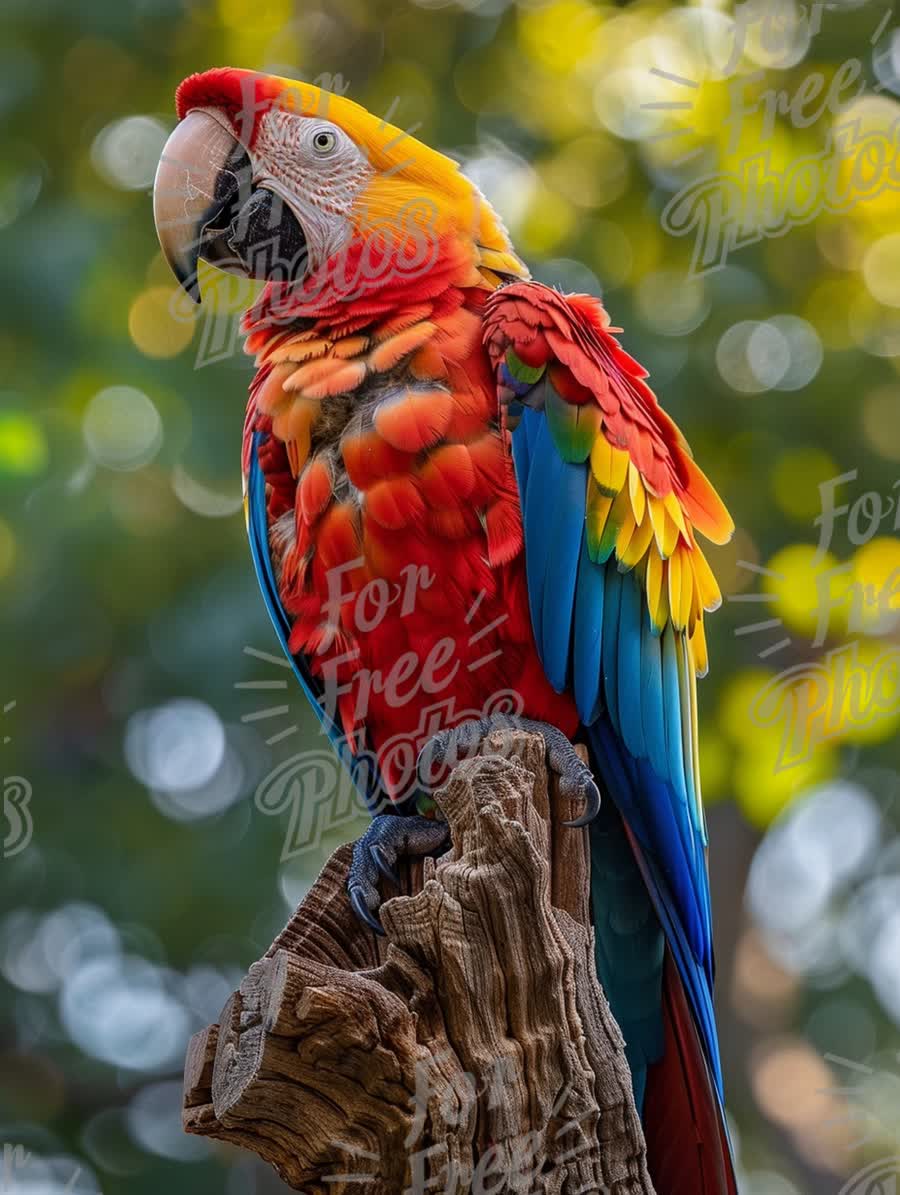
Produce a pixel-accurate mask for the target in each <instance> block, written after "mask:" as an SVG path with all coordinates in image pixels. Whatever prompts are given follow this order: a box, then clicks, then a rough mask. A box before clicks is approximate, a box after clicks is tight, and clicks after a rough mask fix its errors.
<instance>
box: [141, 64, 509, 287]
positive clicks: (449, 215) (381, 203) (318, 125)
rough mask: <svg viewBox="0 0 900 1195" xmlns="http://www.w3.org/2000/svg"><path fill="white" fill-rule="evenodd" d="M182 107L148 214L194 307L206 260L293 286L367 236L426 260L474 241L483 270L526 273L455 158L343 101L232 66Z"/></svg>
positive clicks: (180, 101)
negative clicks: (451, 244) (200, 266)
mask: <svg viewBox="0 0 900 1195" xmlns="http://www.w3.org/2000/svg"><path fill="white" fill-rule="evenodd" d="M176 110H177V114H178V118H179V123H178V124H177V125H176V127H175V129H174V131H173V132H172V134H171V136H170V137H169V140H168V141H167V143H166V146H165V148H164V150H163V153H162V157H161V160H160V163H159V167H158V169H157V173H156V181H155V183H154V191H153V206H154V218H155V221H156V228H157V233H158V236H159V240H160V245H161V247H162V250H163V253H164V254H165V257H166V259H167V261H168V262H169V265H170V266H171V268H172V270H173V272H174V273H175V275H176V277H177V279H178V281H179V282H180V283H181V285H182V286H183V287H184V288H185V290H186V291H187V292H188V294H190V295H191V297H192V298H193V299H195V300H196V301H197V302H199V301H200V290H199V285H198V281H197V263H198V259H199V258H203V259H204V260H206V261H209V262H211V263H213V264H214V265H217V266H219V267H221V268H223V269H226V270H229V271H231V272H234V273H238V274H242V275H244V276H248V277H253V278H262V279H267V280H269V281H278V282H289V283H290V282H296V281H298V280H301V279H303V278H306V277H308V276H309V275H310V274H311V273H313V272H316V271H322V270H327V269H328V268H329V266H330V264H331V265H332V266H333V263H335V262H336V261H338V260H339V259H340V256H341V254H342V253H346V251H347V250H348V248H349V247H350V246H356V247H357V248H359V247H360V246H361V245H364V244H365V243H367V242H371V243H375V242H377V244H378V245H379V247H380V250H381V252H382V254H384V253H385V252H388V253H394V254H400V255H401V256H402V257H404V258H405V259H406V260H410V261H424V260H426V259H427V257H428V254H429V253H434V251H435V249H436V246H437V245H438V243H439V242H440V239H441V238H442V237H444V236H455V237H458V238H459V237H461V238H469V239H470V240H471V243H472V245H473V246H474V247H475V250H476V254H477V258H478V264H479V265H482V266H484V267H485V268H487V269H490V270H494V271H496V272H497V273H501V274H512V275H515V276H519V277H521V276H524V275H525V273H526V271H525V268H524V266H522V264H521V262H520V261H519V259H518V258H517V257H516V256H515V254H514V253H513V251H512V248H511V246H510V242H509V238H508V236H507V234H506V230H505V229H504V228H503V225H502V223H501V221H500V220H499V218H498V217H497V215H496V214H495V212H494V211H493V210H492V208H491V207H490V205H489V204H488V203H487V202H486V200H485V199H484V198H483V196H482V195H481V194H480V192H479V191H478V189H477V188H476V187H475V185H474V183H472V182H471V181H470V180H469V179H467V178H466V177H465V175H463V174H462V173H461V172H460V170H459V168H458V166H457V164H456V163H455V162H454V161H452V160H451V159H450V158H448V157H446V156H445V155H444V154H441V153H438V152H437V151H435V150H433V149H430V148H429V147H428V146H426V145H424V144H423V143H422V142H420V141H417V140H416V139H415V138H414V137H412V136H411V135H410V134H408V133H405V132H403V130H401V129H398V128H396V127H394V126H393V125H390V124H388V123H387V122H386V121H385V120H383V119H381V118H379V117H377V116H373V115H372V114H371V113H370V112H368V111H366V109H365V108H363V107H361V106H360V105H359V104H356V103H354V102H353V101H352V100H349V99H347V98H346V97H345V96H343V95H338V94H335V93H332V92H328V91H325V90H323V89H322V88H319V87H316V86H314V85H313V84H310V83H300V82H295V81H293V80H290V79H282V78H278V77H276V76H273V75H266V74H259V73H257V72H255V71H248V70H237V69H234V68H228V67H226V68H221V69H216V70H209V71H205V72H203V73H202V74H197V75H191V76H190V77H189V78H187V79H185V81H184V82H183V83H182V84H181V85H180V87H179V88H178V91H177V93H176Z"/></svg>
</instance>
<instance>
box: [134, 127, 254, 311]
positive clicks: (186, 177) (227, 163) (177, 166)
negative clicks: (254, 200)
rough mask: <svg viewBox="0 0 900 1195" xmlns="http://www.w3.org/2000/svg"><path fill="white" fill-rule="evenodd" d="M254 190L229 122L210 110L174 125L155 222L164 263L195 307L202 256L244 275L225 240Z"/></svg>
mask: <svg viewBox="0 0 900 1195" xmlns="http://www.w3.org/2000/svg"><path fill="white" fill-rule="evenodd" d="M250 188H251V166H250V159H249V156H248V155H247V151H246V150H245V149H244V147H243V146H242V145H241V143H240V142H239V141H238V139H237V137H235V135H234V133H233V132H232V130H231V128H230V127H229V126H228V124H227V122H226V120H225V118H224V117H221V118H220V117H218V116H217V115H216V114H215V113H213V112H211V111H209V110H207V109H195V110H194V111H193V112H189V113H188V114H187V116H185V118H184V119H183V120H182V121H180V122H179V124H177V125H176V126H175V129H174V130H173V132H172V135H171V136H170V137H169V140H168V141H167V142H166V144H165V147H164V149H163V152H162V156H161V158H160V161H159V166H158V167H157V169H156V178H155V180H154V183H153V218H154V221H155V223H156V234H157V236H158V237H159V243H160V246H161V248H162V251H163V255H164V256H165V259H166V261H167V262H168V263H169V266H170V268H171V270H172V272H173V274H174V275H175V277H176V278H177V279H178V281H179V282H180V284H181V285H182V286H183V287H184V289H185V290H186V291H187V293H188V294H189V295H190V296H191V298H192V299H193V300H194V301H195V302H197V303H199V302H200V287H199V285H198V281H197V261H198V259H199V258H200V257H201V256H202V257H204V258H205V259H206V260H207V261H215V262H216V263H217V264H221V265H223V266H225V268H229V269H232V270H234V271H235V272H237V273H244V272H245V271H243V270H242V269H241V268H240V266H239V263H237V262H236V261H235V256H234V253H233V252H232V253H231V254H230V256H229V254H228V252H227V248H226V246H225V245H224V244H223V243H222V241H223V234H224V232H225V230H227V228H228V226H229V224H230V222H231V219H232V215H233V211H234V208H235V206H236V204H239V203H240V201H241V199H245V198H246V197H247V196H249V194H250ZM239 197H240V198H239Z"/></svg>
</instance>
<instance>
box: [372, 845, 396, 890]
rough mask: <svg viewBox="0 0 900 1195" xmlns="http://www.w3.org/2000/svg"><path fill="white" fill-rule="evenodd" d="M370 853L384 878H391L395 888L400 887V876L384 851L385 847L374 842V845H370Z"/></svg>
mask: <svg viewBox="0 0 900 1195" xmlns="http://www.w3.org/2000/svg"><path fill="white" fill-rule="evenodd" d="M369 854H370V855H371V856H372V859H373V860H374V863H375V866H376V867H377V868H378V870H379V871H380V872H381V874H382V875H383V876H384V878H385V879H386V880H390V881H391V883H392V884H393V885H394V887H395V888H399V887H400V877H399V876H398V875H397V872H396V871H395V870H394V868H393V867H392V866H391V864H390V862H389V860H388V857H387V855H386V854H385V852H384V848H383V847H381V846H379V845H378V843H377V842H376V843H373V844H372V846H370V847H369Z"/></svg>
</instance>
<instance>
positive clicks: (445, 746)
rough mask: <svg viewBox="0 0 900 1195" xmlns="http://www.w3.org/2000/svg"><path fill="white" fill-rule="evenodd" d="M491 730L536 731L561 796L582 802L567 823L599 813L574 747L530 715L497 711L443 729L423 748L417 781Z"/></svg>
mask: <svg viewBox="0 0 900 1195" xmlns="http://www.w3.org/2000/svg"><path fill="white" fill-rule="evenodd" d="M492 730H525V731H529V732H531V733H533V734H539V735H540V736H541V737H542V738H543V740H544V744H545V746H546V748H547V759H548V762H549V764H550V770H551V771H552V772H553V773H554V774H555V775H556V776H558V777H559V791H560V794H561V796H563V797H568V798H570V799H571V800H575V801H583V802H584V805H585V810H584V813H582V814H581V816H580V817H577V818H575V819H573V820H572V821H570V822H565V823H564V825H566V826H574V827H579V826H586V825H588V824H589V823H590V822H592V821H593V820H594V818H595V817H596V816H597V814H598V813H599V812H600V790H599V789H598V788H597V785H596V782H595V781H594V777H593V775H592V774H591V770H590V768H589V767H588V766H587V764H586V763H583V762H582V760H581V759H579V757H578V754H577V752H576V751H575V748H574V747H573V746H572V744H571V743H570V742H569V740H568V739H567V738H566V736H565V735H564V734H563V732H562V731H561V730H559V729H557V727H555V726H551V725H550V724H549V722H535V721H534V720H533V719H531V718H519V717H516V716H515V715H512V714H497V715H494V716H493V717H490V718H480V719H478V720H477V721H471V722H463V723H462V724H461V725H460V726H456V727H454V728H453V729H452V730H442V731H440V732H439V733H438V734H436V735H434V737H433V738H432V739H430V740H429V742H428V743H427V744H426V745H425V747H423V748H422V751H421V752H420V754H419V760H418V764H417V768H418V774H419V780H420V782H422V783H424V784H427V782H428V781H429V780H430V779H432V778H433V777H435V776H437V775H438V773H439V772H440V770H441V768H442V767H445V766H446V767H453V765H454V764H456V763H458V762H459V760H461V759H467V758H469V757H471V756H472V755H473V754H474V753H475V752H476V750H477V748H478V744H479V743H480V742H481V740H482V739H483V738H485V737H486V736H487V735H489V734H490V733H491V731H492Z"/></svg>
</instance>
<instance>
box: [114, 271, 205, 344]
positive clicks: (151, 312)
mask: <svg viewBox="0 0 900 1195" xmlns="http://www.w3.org/2000/svg"><path fill="white" fill-rule="evenodd" d="M176 312H177V313H178V314H177V316H176ZM194 323H195V321H194V320H193V319H185V318H184V315H183V305H182V303H181V292H180V291H178V290H176V289H175V288H173V287H169V286H151V287H150V288H149V289H148V290H145V291H141V293H140V294H139V295H138V297H137V298H136V299H135V300H134V302H133V303H132V305H131V310H130V311H129V312H128V331H129V333H130V335H131V339H132V340H133V341H134V343H135V344H136V345H137V347H138V348H139V349H140V350H141V352H142V353H144V354H145V355H146V356H147V357H177V356H178V354H179V353H180V352H182V351H183V350H184V349H186V348H187V346H188V345H189V344H190V343H191V338H192V337H193V335H194Z"/></svg>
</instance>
